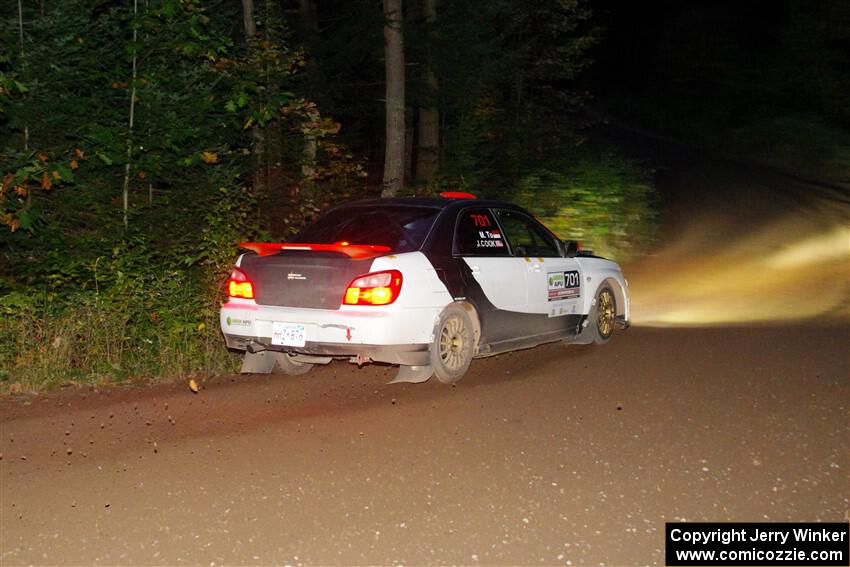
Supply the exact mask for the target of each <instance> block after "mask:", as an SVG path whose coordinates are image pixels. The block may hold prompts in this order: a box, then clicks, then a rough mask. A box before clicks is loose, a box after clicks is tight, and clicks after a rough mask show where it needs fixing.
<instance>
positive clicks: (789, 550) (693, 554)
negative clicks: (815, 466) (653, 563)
mask: <svg viewBox="0 0 850 567" xmlns="http://www.w3.org/2000/svg"><path fill="white" fill-rule="evenodd" d="M665 540H666V545H667V547H666V563H667V565H669V566H670V567H674V566H677V565H683V566H684V565H688V566H697V565H740V566H748V565H759V566H772V565H788V566H791V565H799V566H804V567H805V566H824V567H832V566H839V567H840V566H845V567H847V566H850V523H817V522H815V523H702V522H699V523H697V522H694V523H690V522H682V523H670V522H668V523H667V525H666V533H665Z"/></svg>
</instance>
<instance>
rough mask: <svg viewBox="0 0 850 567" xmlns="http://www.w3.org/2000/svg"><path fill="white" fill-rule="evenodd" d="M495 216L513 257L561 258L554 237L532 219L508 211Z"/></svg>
mask: <svg viewBox="0 0 850 567" xmlns="http://www.w3.org/2000/svg"><path fill="white" fill-rule="evenodd" d="M496 215H498V217H499V223H500V224H501V225H502V228H503V229H504V230H505V237H506V238H507V240H508V243H509V244H510V245H511V249H512V250H513V253H514V256H538V257H541V258H558V257H560V256H561V254H560V251H559V249H558V244H557V242H555V237H553V236H552V235H551V234H550V233H549V231H548V230H546V229H545V228H543V227H542V226H541V225H540V223H539V222H537V221H536V220H534V219H533V218H531V217H529V216H528V215H525V214H523V213H520V212H519V211H512V210H509V209H499V210H498V211H496Z"/></svg>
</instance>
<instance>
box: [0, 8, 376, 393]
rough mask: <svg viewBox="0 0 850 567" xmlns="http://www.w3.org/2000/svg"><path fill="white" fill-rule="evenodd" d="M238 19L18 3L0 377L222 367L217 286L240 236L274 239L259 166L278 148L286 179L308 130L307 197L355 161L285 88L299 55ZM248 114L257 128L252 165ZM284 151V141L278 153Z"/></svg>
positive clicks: (4, 32) (5, 84) (1, 32)
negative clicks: (20, 24)
mask: <svg viewBox="0 0 850 567" xmlns="http://www.w3.org/2000/svg"><path fill="white" fill-rule="evenodd" d="M267 6H270V4H269V5H267ZM13 16H14V18H15V20H16V18H17V13H16V11H15V12H14V14H13V13H11V12H10V13H4V14H3V16H2V17H3V18H4V24H6V25H4V26H3V27H2V28H0V42H2V45H3V46H7V45H8V46H11V45H14V46H17V42H18V35H17V31H18V28H17V24H16V21H13ZM241 16H242V15H241V10H240V6H239V4H238V3H232V2H225V1H223V0H218V1H215V0H214V1H212V2H204V3H202V2H199V1H197V0H179V1H178V0H150V1H149V2H144V3H142V2H140V3H139V14H138V16H136V17H134V16H133V11H132V5H131V4H127V3H123V4H122V3H118V4H116V3H106V4H104V3H103V2H100V1H99V0H68V1H67V2H61V3H48V4H46V5H45V9H44V11H43V12H42V11H41V10H40V8H39V6H37V5H35V4H31V3H24V14H23V18H24V23H25V25H24V46H23V47H24V48H23V50H20V49H9V50H6V49H4V50H3V59H0V108H2V110H3V111H4V112H5V114H3V115H0V116H2V117H4V118H5V117H8V120H5V119H4V120H3V121H2V122H0V145H2V147H0V163H2V166H0V167H2V172H0V182H2V185H0V257H2V260H0V310H2V313H3V317H2V319H1V320H0V380H6V381H7V385H8V381H9V380H12V381H14V382H18V383H19V385H20V386H21V387H38V385H39V384H52V383H58V382H62V381H68V380H71V381H75V382H84V381H89V382H99V381H105V380H107V381H108V380H124V379H131V378H147V377H164V378H174V377H176V376H180V375H185V374H186V373H189V372H194V371H201V372H206V373H215V372H229V371H232V370H233V368H234V356H233V355H231V354H230V353H228V352H227V351H226V349H225V348H224V344H223V341H222V340H221V337H220V333H219V330H218V329H219V326H218V320H217V317H218V306H219V304H220V301H221V299H222V293H223V283H224V281H225V279H226V277H227V275H228V273H229V272H230V269H231V266H232V264H233V261H234V260H235V258H236V256H237V254H238V250H237V248H236V245H237V243H238V242H240V241H243V240H251V239H256V238H268V237H269V235H268V233H267V232H265V231H264V230H262V229H261V226H260V223H261V222H262V220H263V214H262V211H263V210H264V209H266V208H267V207H268V203H267V201H266V199H269V198H270V196H271V195H272V193H271V192H268V191H265V192H258V191H256V190H255V189H254V188H252V187H251V185H250V183H249V180H250V179H251V174H252V173H253V169H254V168H267V167H268V162H270V161H281V162H284V164H285V166H284V167H283V168H282V170H283V172H284V173H282V174H281V175H287V176H291V177H290V179H292V178H295V179H299V181H295V182H294V183H293V184H297V183H298V182H300V177H301V176H300V175H299V173H300V168H301V159H302V158H301V151H302V149H303V147H304V143H305V140H307V139H308V138H309V139H312V140H315V144H316V148H317V151H316V156H315V158H314V159H313V160H312V163H311V166H312V171H313V176H312V177H310V178H308V179H307V181H308V182H309V183H310V185H311V188H312V189H313V191H314V192H315V193H316V195H315V196H314V198H315V199H317V200H318V198H319V193H320V192H321V191H322V190H323V189H324V188H325V186H327V185H330V186H333V185H335V184H337V183H339V181H338V179H343V181H342V184H343V185H344V184H345V183H347V181H346V180H347V179H349V178H355V179H359V178H360V176H361V175H362V168H361V167H360V165H359V161H358V160H357V159H356V158H355V157H354V156H353V155H352V154H351V153H350V152H349V151H348V150H346V149H345V148H344V147H343V146H342V145H340V144H339V143H337V142H336V141H334V137H335V136H336V133H337V132H338V131H339V128H340V126H339V124H337V123H335V122H333V121H331V120H329V119H327V118H326V117H323V116H322V114H321V113H320V112H319V110H318V108H317V107H316V105H315V104H313V103H311V102H310V101H308V100H307V99H306V98H305V97H304V96H303V95H301V94H297V93H296V92H295V90H294V86H295V77H296V75H297V73H298V72H299V71H300V69H301V68H302V67H303V64H304V59H303V56H302V55H301V54H300V53H299V52H298V51H297V50H292V49H290V48H288V47H287V44H286V41H285V39H286V35H285V33H284V32H283V29H282V26H281V25H279V23H277V24H274V25H272V24H273V23H274V21H275V20H274V14H265V13H264V14H262V18H263V20H264V22H266V23H265V26H264V27H263V30H264V31H263V33H261V34H259V35H258V36H257V37H256V38H254V39H253V40H252V41H250V42H246V41H244V39H243V36H241V34H239V33H236V34H233V26H232V22H234V21H241ZM267 16H268V17H267ZM270 22H271V23H270ZM134 31H135V32H136V41H133V32H134ZM272 31H274V32H275V35H274V37H272V35H271V32H272ZM7 53H8V55H7ZM22 53H23V55H22ZM134 59H135V62H136V65H137V73H138V75H137V78H136V80H135V81H133V80H132V70H131V62H132V61H133V60H134ZM133 91H134V92H135V96H136V99H135V105H134V106H135V108H134V124H133V128H132V130H131V129H130V128H129V114H128V113H129V108H130V96H131V92H133ZM252 127H254V128H253V129H256V128H259V129H260V130H261V131H264V138H265V141H266V151H265V153H264V154H262V155H261V156H260V159H259V161H257V159H256V158H255V155H256V153H255V151H254V149H255V147H254V146H255V136H254V134H253V132H252ZM25 132H27V135H26V136H25V135H24V133H25ZM25 142H26V146H27V147H25ZM128 147H129V148H130V152H129V155H128V151H127V150H128ZM282 147H291V148H294V149H293V151H292V152H291V154H289V155H282V154H280V153H278V154H275V153H274V152H273V151H272V150H273V149H275V148H282ZM295 148H297V150H295ZM125 166H129V172H130V186H129V189H130V192H129V193H130V194H129V201H130V202H129V211H128V212H129V228H128V229H125V228H124V227H123V223H122V211H121V206H122V202H121V187H122V183H121V180H122V178H123V175H124V171H125ZM296 195H297V191H296ZM287 206H288V207H290V208H292V209H293V210H298V209H299V208H301V207H314V206H313V205H312V204H311V200H310V199H301V200H300V202H293V203H289V204H288V205H287ZM311 210H312V209H311ZM298 217H299V215H295V218H296V219H297V218H298ZM297 224H298V222H293V226H294V225H297ZM3 225H5V226H3Z"/></svg>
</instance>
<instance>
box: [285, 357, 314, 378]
mask: <svg viewBox="0 0 850 567" xmlns="http://www.w3.org/2000/svg"><path fill="white" fill-rule="evenodd" d="M276 354H277V356H276V359H277V360H276V364H275V369H276V370H277V371H278V372H282V373H283V374H287V375H289V376H300V375H302V374H307V373H308V372H310V371H311V370H313V366H315V365H314V364H310V363H309V362H296V361H294V360H292V357H291V356H289V355H288V354H286V353H285V352H278V353H276Z"/></svg>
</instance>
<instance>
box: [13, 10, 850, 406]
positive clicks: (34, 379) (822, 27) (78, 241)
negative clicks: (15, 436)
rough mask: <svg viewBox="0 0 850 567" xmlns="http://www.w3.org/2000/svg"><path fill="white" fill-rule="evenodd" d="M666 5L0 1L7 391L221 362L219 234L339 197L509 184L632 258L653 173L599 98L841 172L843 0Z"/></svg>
mask: <svg viewBox="0 0 850 567" xmlns="http://www.w3.org/2000/svg"><path fill="white" fill-rule="evenodd" d="M635 4H636V3H635ZM680 4H682V3H671V2H667V1H658V0H656V1H655V2H650V3H649V5H648V6H647V7H646V9H645V10H639V9H638V8H636V7H632V8H629V9H620V8H618V7H617V6H619V4H612V5H608V4H606V3H605V2H601V1H600V2H596V3H594V2H593V1H591V0H586V1H584V0H542V1H540V2H526V1H523V0H492V1H489V2H478V1H475V0H452V1H449V0H444V1H442V2H439V3H438V2H437V1H436V0H406V1H405V2H404V5H402V1H401V0H385V1H384V2H378V1H376V0H345V1H343V0H298V1H295V0H256V1H255V0H241V1H239V0H204V1H201V0H29V1H26V2H24V1H23V0H2V1H0V8H1V9H0V17H2V19H3V27H2V29H0V49H1V50H0V176H1V177H0V182H1V183H2V185H0V316H2V318H0V390H4V391H21V390H29V389H33V388H41V387H49V386H52V385H56V384H66V383H106V382H124V381H135V380H143V381H144V380H149V379H165V380H168V379H174V378H177V377H183V376H187V375H191V374H195V373H200V374H216V373H224V372H230V371H232V370H233V369H234V368H235V365H236V364H237V363H238V358H237V357H236V356H235V355H234V354H232V353H228V352H227V351H226V349H225V348H224V345H223V341H222V340H221V337H220V333H219V330H218V323H217V312H218V306H219V303H220V301H221V299H222V291H223V290H222V286H223V282H224V280H225V279H226V277H227V275H228V273H229V270H230V266H231V265H232V263H233V261H234V259H235V258H236V256H237V255H238V253H239V249H238V247H237V244H238V242H240V241H244V240H286V239H289V238H291V237H293V235H294V234H295V233H296V232H297V231H298V230H299V229H300V228H301V227H303V226H304V224H305V223H307V222H309V221H310V220H311V219H313V218H315V216H316V215H317V214H319V213H321V212H322V211H324V210H326V209H327V208H328V207H331V206H333V205H334V204H337V203H339V202H342V201H346V200H351V199H357V198H364V197H374V196H379V195H384V196H391V195H414V194H416V195H434V194H437V193H439V192H441V191H445V190H462V191H469V192H472V193H476V194H478V195H480V196H487V197H498V198H506V199H510V200H513V201H516V202H519V203H520V204H523V205H525V206H527V207H529V208H530V209H531V210H533V211H534V212H535V214H537V215H538V216H539V217H541V218H542V219H543V220H544V222H546V223H547V224H548V225H550V226H551V227H552V228H553V229H555V230H556V231H557V232H558V233H559V235H560V236H562V237H564V238H577V239H581V240H583V241H584V242H585V243H586V245H588V246H589V247H592V248H594V249H595V250H596V251H598V252H600V253H603V254H606V255H609V256H611V257H613V258H615V259H617V260H620V261H628V260H630V259H633V258H635V257H637V256H638V255H639V254H640V253H641V252H643V251H645V250H646V249H647V247H648V246H650V245H651V243H652V240H653V236H654V234H655V230H656V226H657V223H658V212H659V207H660V204H661V203H660V200H659V197H658V195H657V193H656V191H655V188H654V181H655V173H656V172H655V171H654V170H653V169H652V167H651V166H650V165H649V164H645V163H641V162H636V161H634V160H631V159H627V158H625V157H623V156H622V155H621V154H620V153H619V152H618V151H617V150H616V149H615V148H614V147H612V146H610V145H608V143H606V142H600V141H598V140H596V139H594V136H593V131H594V128H595V127H596V125H597V124H598V122H599V120H598V118H593V117H598V116H600V115H603V116H609V115H616V116H621V117H623V116H625V117H628V118H629V119H630V120H632V121H633V122H634V123H635V124H641V125H643V126H644V127H648V128H652V129H653V130H654V131H657V132H663V133H665V134H669V135H673V136H678V137H679V138H680V139H686V140H687V141H688V142H691V143H697V144H703V145H705V146H706V147H710V148H715V149H720V150H723V149H726V150H727V151H728V149H729V148H734V151H735V152H736V153H738V154H740V155H743V156H747V157H751V158H753V159H759V160H762V161H767V162H772V163H781V164H790V165H791V166H793V167H794V168H795V169H796V170H806V171H810V172H812V173H813V174H817V175H819V176H822V177H826V178H828V179H831V180H836V181H839V182H840V181H846V179H845V176H846V173H847V171H848V163H850V162H848V156H850V149H848V148H850V144H848V143H847V141H848V135H847V128H848V123H850V114H848V106H847V104H846V98H847V93H848V92H850V88H848V87H850V85H848V83H847V77H846V75H845V74H842V73H841V71H840V70H841V69H842V68H845V69H846V68H848V67H845V66H844V65H845V63H847V61H846V58H847V53H850V50H844V49H843V48H844V47H846V45H847V41H848V38H849V37H850V32H848V29H850V26H846V27H845V26H844V25H843V24H842V22H848V21H850V20H848V18H847V13H846V9H844V8H842V3H841V2H825V3H822V4H819V5H818V6H817V7H811V6H807V5H806V3H804V2H794V1H791V0H788V1H786V2H784V3H783V2H780V3H776V2H773V3H770V4H768V3H760V2H754V3H753V6H756V8H752V9H749V8H746V7H745V8H741V7H740V6H738V5H737V4H733V3H729V2H725V1H723V2H713V3H706V5H705V6H701V7H700V6H697V7H696V8H694V7H688V6H684V7H683V6H680ZM685 4H687V3H685ZM777 5H779V8H780V9H777V8H776V6H777ZM758 6H761V8H763V10H768V11H769V14H770V18H767V19H765V18H764V12H763V11H759V9H757V8H758ZM701 18H702V19H706V21H709V22H711V23H712V26H711V27H705V29H704V32H703V33H701V34H698V35H697V36H694V35H687V36H685V35H683V34H681V33H678V32H679V31H681V30H683V29H686V28H687V25H686V24H688V23H689V22H690V24H694V22H696V23H697V24H699V23H700V19H701ZM742 19H743V21H744V22H749V23H750V24H753V25H754V26H755V25H758V26H760V27H759V28H758V29H759V30H761V31H760V33H761V34H762V35H763V36H764V37H761V36H760V37H761V39H762V40H764V41H765V42H766V43H765V45H767V47H766V48H764V49H761V48H760V49H758V50H756V53H759V54H761V55H762V56H761V57H760V58H755V59H752V58H750V59H748V58H747V57H742V56H741V54H740V52H736V51H734V50H731V49H730V48H729V46H730V45H735V44H736V42H739V41H741V40H742V38H744V37H747V36H748V32H747V31H746V30H742V29H741V27H740V22H741V21H742ZM694 29H696V30H700V29H703V27H701V26H700V25H696V26H695V27H694ZM746 53H750V51H747V52H746ZM815 62H816V65H815ZM789 78H792V79H793V81H791V80H790V79H789ZM707 100H711V101H713V102H712V104H710V105H709V104H706V102H705V101H707Z"/></svg>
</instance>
